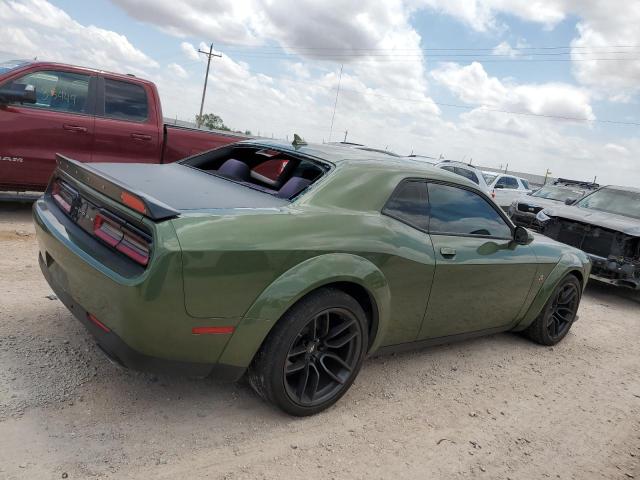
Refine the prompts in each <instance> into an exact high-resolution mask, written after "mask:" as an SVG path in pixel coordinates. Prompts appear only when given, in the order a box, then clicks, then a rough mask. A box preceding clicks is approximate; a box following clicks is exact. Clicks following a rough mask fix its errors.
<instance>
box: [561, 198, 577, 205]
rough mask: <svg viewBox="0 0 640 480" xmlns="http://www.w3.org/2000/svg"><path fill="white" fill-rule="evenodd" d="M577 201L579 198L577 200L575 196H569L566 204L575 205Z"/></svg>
mask: <svg viewBox="0 0 640 480" xmlns="http://www.w3.org/2000/svg"><path fill="white" fill-rule="evenodd" d="M576 201H577V200H576V199H575V198H567V199H566V200H565V201H564V204H565V205H573V204H574V203H576Z"/></svg>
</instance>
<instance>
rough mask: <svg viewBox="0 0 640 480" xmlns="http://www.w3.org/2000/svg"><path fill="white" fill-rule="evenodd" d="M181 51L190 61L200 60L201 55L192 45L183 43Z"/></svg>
mask: <svg viewBox="0 0 640 480" xmlns="http://www.w3.org/2000/svg"><path fill="white" fill-rule="evenodd" d="M180 49H181V50H182V52H183V53H184V54H185V56H186V57H187V58H188V59H189V60H200V54H199V53H198V50H197V49H196V47H194V46H193V45H192V44H191V43H189V42H182V43H181V44H180Z"/></svg>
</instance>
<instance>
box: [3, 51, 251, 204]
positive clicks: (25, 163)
mask: <svg viewBox="0 0 640 480" xmlns="http://www.w3.org/2000/svg"><path fill="white" fill-rule="evenodd" d="M245 138H247V137H245V136H243V135H238V134H233V133H227V132H219V131H212V132H209V131H204V130H197V129H194V128H184V127H178V126H173V125H167V124H165V123H164V120H163V117H162V108H161V107H160V98H159V96H158V90H157V89H156V86H155V85H154V84H153V83H152V82H150V81H148V80H143V79H140V78H137V77H134V76H132V75H120V74H115V73H107V72H103V71H98V70H91V69H88V68H82V67H76V66H72V65H62V64H58V63H49V62H29V61H12V62H4V63H0V191H28V190H31V191H41V190H44V188H45V187H46V185H47V182H48V180H49V176H50V175H51V173H52V172H53V170H54V167H55V163H56V162H55V154H56V153H62V154H64V155H68V156H69V157H72V158H75V159H78V160H80V161H83V162H135V163H168V162H175V161H176V160H179V159H181V158H184V157H187V156H190V155H193V154H195V153H199V152H202V151H205V150H210V149H212V148H216V147H219V146H221V145H226V144H229V143H234V142H237V141H239V140H243V139H245Z"/></svg>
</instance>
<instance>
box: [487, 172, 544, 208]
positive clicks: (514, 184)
mask: <svg viewBox="0 0 640 480" xmlns="http://www.w3.org/2000/svg"><path fill="white" fill-rule="evenodd" d="M482 176H483V177H484V180H485V182H487V184H488V187H489V193H490V194H491V196H492V197H493V199H494V200H495V202H496V203H497V204H498V205H500V206H501V207H502V208H503V209H505V210H506V209H508V208H509V205H511V204H512V203H513V201H514V200H516V199H517V198H519V197H520V196H521V195H528V194H529V193H531V192H532V191H533V190H531V188H530V187H529V182H528V181H527V180H526V179H524V178H520V177H516V176H514V175H508V174H506V173H494V172H486V171H483V172H482Z"/></svg>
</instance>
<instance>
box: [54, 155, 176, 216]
mask: <svg viewBox="0 0 640 480" xmlns="http://www.w3.org/2000/svg"><path fill="white" fill-rule="evenodd" d="M56 163H57V166H58V170H59V171H61V172H64V173H65V174H67V175H69V176H70V177H72V178H73V179H75V180H76V181H78V182H80V183H82V184H84V185H87V186H89V187H91V188H93V189H95V190H97V191H98V192H100V193H101V194H103V195H106V196H107V197H109V198H111V199H112V200H115V201H116V202H119V203H121V204H123V205H125V206H127V207H129V208H130V209H132V210H134V211H136V212H138V213H141V214H142V215H144V216H145V217H147V218H150V219H151V220H156V221H160V220H167V219H169V218H174V217H177V216H178V215H179V214H180V212H179V211H178V210H176V209H175V208H171V207H170V206H168V205H167V204H165V203H163V202H161V201H159V200H157V199H155V198H153V197H150V196H149V195H147V194H145V193H143V192H140V191H136V190H134V189H132V188H129V187H128V186H127V185H126V184H125V183H124V182H122V181H120V180H117V179H115V178H113V177H110V176H109V175H107V174H105V173H102V172H98V171H97V170H95V169H94V168H93V167H92V166H91V165H90V164H87V163H82V162H78V161H77V160H73V159H72V158H69V157H65V156H64V155H61V154H59V153H57V154H56Z"/></svg>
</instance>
